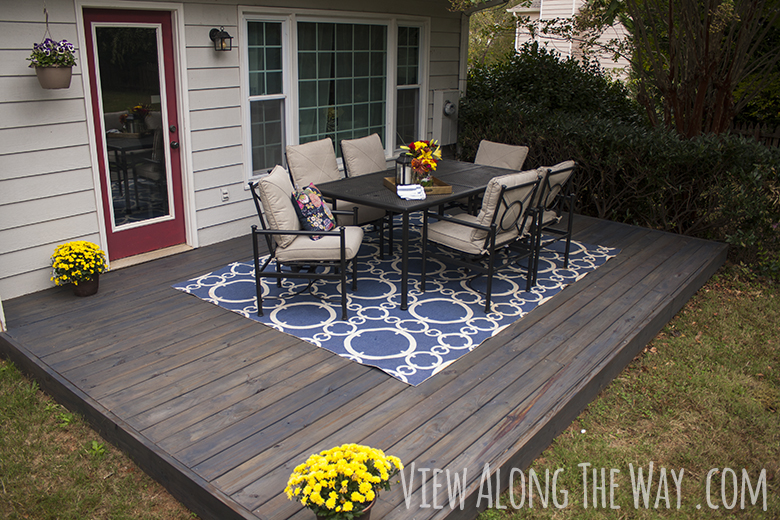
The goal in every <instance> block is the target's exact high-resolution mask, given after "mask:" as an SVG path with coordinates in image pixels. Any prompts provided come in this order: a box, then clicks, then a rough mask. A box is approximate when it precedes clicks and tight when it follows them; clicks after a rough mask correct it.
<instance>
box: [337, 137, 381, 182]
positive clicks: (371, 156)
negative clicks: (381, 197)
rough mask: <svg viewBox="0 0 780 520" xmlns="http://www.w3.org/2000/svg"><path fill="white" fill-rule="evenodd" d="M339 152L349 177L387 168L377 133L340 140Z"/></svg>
mask: <svg viewBox="0 0 780 520" xmlns="http://www.w3.org/2000/svg"><path fill="white" fill-rule="evenodd" d="M341 154H342V158H343V159H344V168H345V169H346V173H347V176H349V177H356V176H358V175H365V174H366V173H373V172H379V171H384V170H386V169H387V161H386V159H385V150H384V148H382V140H381V139H380V138H379V135H378V134H371V135H369V136H367V137H361V138H359V139H350V140H344V141H341Z"/></svg>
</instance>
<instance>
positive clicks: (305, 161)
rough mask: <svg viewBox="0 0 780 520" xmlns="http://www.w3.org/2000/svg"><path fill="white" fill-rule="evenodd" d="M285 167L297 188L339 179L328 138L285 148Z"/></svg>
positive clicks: (330, 141) (330, 142)
mask: <svg viewBox="0 0 780 520" xmlns="http://www.w3.org/2000/svg"><path fill="white" fill-rule="evenodd" d="M287 166H288V167H289V168H290V175H291V176H292V179H293V182H294V183H295V184H296V186H298V187H299V188H302V187H304V186H308V185H309V184H311V183H313V184H314V185H315V186H316V185H318V184H322V183H325V182H330V181H337V180H339V179H341V172H339V165H338V162H337V161H336V152H335V149H334V148H333V141H332V140H331V138H330V137H326V138H325V139H320V140H319V141H311V142H309V143H304V144H295V145H288V146H287Z"/></svg>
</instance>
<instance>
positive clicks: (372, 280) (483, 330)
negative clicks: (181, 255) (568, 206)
mask: <svg viewBox="0 0 780 520" xmlns="http://www.w3.org/2000/svg"><path fill="white" fill-rule="evenodd" d="M412 222H413V225H412V227H411V230H410V245H411V247H410V254H409V295H408V311H402V310H400V280H401V256H400V243H401V238H400V220H398V221H397V225H396V226H395V231H396V233H397V235H396V236H395V242H394V245H395V246H396V251H395V252H396V253H397V254H396V255H395V256H393V257H390V256H389V255H386V256H385V260H380V259H379V257H378V251H379V239H378V237H377V234H376V233H372V232H370V228H368V227H367V228H366V235H365V238H364V239H363V245H362V246H361V249H360V256H359V259H358V288H357V291H355V292H352V291H350V290H349V287H350V280H351V275H350V276H349V277H348V279H347V295H348V300H347V305H348V312H349V320H348V321H340V320H339V318H340V316H341V301H340V298H341V296H340V294H341V293H340V291H339V284H338V282H336V281H328V282H324V281H318V282H315V284H314V285H313V286H312V287H311V292H309V291H304V292H303V293H301V294H297V295H296V294H295V293H296V292H298V291H300V290H301V289H303V288H304V287H305V286H306V281H305V280H292V279H291V280H284V281H283V282H282V287H281V289H279V288H277V287H276V284H275V282H274V280H263V302H264V306H263V307H264V312H265V316H258V315H257V304H256V301H255V279H254V265H253V263H252V260H251V257H250V259H249V260H246V261H243V262H235V263H232V264H230V265H228V266H226V267H224V268H222V269H220V270H218V271H214V272H212V273H208V274H204V275H203V276H200V277H198V278H194V279H192V280H188V281H185V282H181V283H178V284H175V285H174V286H173V287H174V288H176V289H179V290H181V291H184V292H186V293H189V294H192V295H194V296H197V297H198V298H201V299H202V300H204V301H207V302H211V303H214V304H216V305H219V306H220V307H224V308H225V309H229V310H231V311H233V312H237V313H239V314H241V315H242V316H245V317H247V318H250V319H253V320H255V321H259V322H261V323H264V324H266V325H268V326H269V327H273V328H275V329H277V330H279V331H282V332H286V333H287V334H291V335H293V336H296V337H298V338H300V339H302V340H304V341H307V342H309V343H312V344H314V345H317V346H319V347H322V348H325V349H327V350H330V351H331V352H334V353H336V354H338V355H340V356H343V357H346V358H347V359H350V360H352V361H356V362H358V363H362V364H364V365H371V366H375V367H377V368H380V369H381V370H384V371H385V372H387V373H388V374H390V375H391V376H393V377H395V378H397V379H400V380H401V381H404V382H406V383H409V384H411V385H418V384H420V383H422V382H423V381H425V380H426V379H428V378H429V377H431V376H433V375H434V374H436V373H437V372H439V371H440V370H443V369H444V368H445V367H447V366H448V365H449V364H450V363H452V362H454V361H455V360H456V359H458V358H459V357H461V356H463V355H464V354H466V353H468V352H470V351H472V350H474V349H475V348H477V347H478V346H479V344H480V343H482V342H483V341H484V340H486V339H487V338H489V337H491V336H494V335H496V334H498V333H499V332H501V330H503V329H504V328H505V327H507V326H508V325H510V324H511V323H513V322H515V321H516V320H518V319H520V318H522V317H523V316H524V315H526V314H527V313H529V312H531V311H532V310H533V309H535V308H536V307H537V306H539V305H541V304H543V303H544V302H546V301H547V300H549V299H550V298H552V297H553V296H555V295H556V294H558V293H559V292H560V291H561V290H563V288H564V287H566V286H567V285H568V284H570V283H573V282H575V281H577V280H579V279H580V278H582V277H584V276H585V275H587V274H588V273H590V272H592V271H594V270H595V269H597V268H598V267H599V266H601V265H603V264H604V263H605V262H606V261H607V260H609V259H610V258H612V257H614V256H615V255H617V254H618V252H619V250H617V249H610V248H606V247H601V246H592V245H587V244H582V243H579V242H575V241H572V243H571V253H570V259H569V268H568V269H563V248H564V245H565V244H564V243H562V242H557V243H555V244H553V245H552V246H551V247H550V248H547V249H545V250H543V251H542V255H541V259H540V266H539V276H538V283H537V285H536V286H535V287H533V288H532V290H531V291H529V292H526V291H525V276H524V272H525V269H524V268H515V267H508V268H504V269H502V270H500V271H499V272H498V273H497V275H496V276H495V277H494V281H493V297H492V299H491V300H492V302H493V310H492V312H491V313H489V314H485V312H484V307H485V301H484V296H483V294H480V293H478V292H475V291H474V289H477V290H483V289H484V285H485V277H484V276H483V277H479V278H477V279H475V280H473V281H472V282H471V283H469V282H468V277H467V276H466V274H465V273H464V271H463V270H462V269H458V268H456V267H454V266H450V265H445V264H443V263H441V262H438V261H436V260H430V259H429V263H428V269H427V271H428V276H427V283H426V291H425V293H421V292H420V281H419V280H420V260H421V258H422V256H421V249H420V231H421V229H420V224H419V219H418V220H416V221H414V220H413V221H412ZM268 269H273V266H269V267H268Z"/></svg>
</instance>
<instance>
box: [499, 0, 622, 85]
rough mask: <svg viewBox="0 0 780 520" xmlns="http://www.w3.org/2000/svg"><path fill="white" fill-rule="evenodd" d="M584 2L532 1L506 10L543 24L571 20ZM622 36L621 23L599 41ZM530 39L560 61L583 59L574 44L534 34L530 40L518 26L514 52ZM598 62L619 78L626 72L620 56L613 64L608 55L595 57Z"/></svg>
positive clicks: (609, 30)
mask: <svg viewBox="0 0 780 520" xmlns="http://www.w3.org/2000/svg"><path fill="white" fill-rule="evenodd" d="M585 3H586V2H585V0H533V2H532V3H531V5H530V6H527V7H526V6H523V5H522V4H521V5H517V6H515V7H512V8H510V9H507V12H510V13H512V14H513V15H515V17H518V18H519V17H528V19H529V20H530V21H532V22H534V21H540V22H546V21H549V20H554V19H556V18H557V19H567V18H573V17H574V15H576V14H577V12H579V10H580V9H581V8H582V6H584V5H585ZM625 34H626V32H625V28H624V27H623V26H622V25H620V24H616V25H614V26H612V27H611V28H610V29H608V30H607V31H606V32H605V33H604V34H603V35H602V36H601V38H600V41H604V42H607V41H609V40H611V39H620V38H622V37H623V36H624V35H625ZM532 40H535V41H538V42H539V43H540V44H542V45H544V46H546V47H547V48H549V49H553V50H555V51H556V52H557V53H558V54H560V55H561V57H563V58H568V57H572V58H575V59H576V58H579V57H581V56H582V49H580V48H579V47H578V46H577V45H576V43H574V44H573V43H572V42H569V41H566V40H564V39H563V38H561V37H559V36H556V35H553V34H536V36H534V37H532V36H531V33H530V32H529V31H528V29H526V28H525V27H523V25H522V24H519V23H518V26H517V30H516V31H515V49H517V50H519V49H520V48H521V47H522V46H523V44H525V43H526V42H529V41H532ZM598 60H599V63H600V64H601V66H602V67H603V68H604V69H605V70H607V71H610V72H613V73H614V74H616V75H618V76H621V75H623V74H624V73H625V71H626V70H628V66H629V62H628V60H627V59H625V58H623V57H620V58H619V59H618V60H617V61H615V60H614V59H613V56H612V55H611V54H608V53H602V54H599V55H598Z"/></svg>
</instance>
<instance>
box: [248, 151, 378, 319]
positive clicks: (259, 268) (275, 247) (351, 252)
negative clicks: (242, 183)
mask: <svg viewBox="0 0 780 520" xmlns="http://www.w3.org/2000/svg"><path fill="white" fill-rule="evenodd" d="M249 186H250V188H251V191H252V199H253V200H254V203H255V208H256V209H257V214H258V216H259V218H260V224H261V226H262V229H258V227H257V225H253V226H252V247H253V253H254V258H255V285H256V291H257V314H258V316H262V315H263V289H262V283H261V282H262V278H274V279H276V285H277V287H281V284H282V279H283V278H303V279H308V280H309V284H308V285H307V287H306V288H305V289H304V290H307V289H309V288H310V287H311V284H312V283H313V282H314V281H315V280H322V279H325V280H339V282H340V284H341V319H342V320H346V319H347V300H346V298H347V296H346V294H347V291H346V285H347V268H348V264H351V267H352V290H353V291H354V290H355V289H357V254H358V250H359V249H360V244H361V243H362V241H363V229H362V228H360V227H357V226H346V227H345V226H341V227H339V228H338V229H337V230H332V231H307V230H304V229H302V228H301V222H300V220H299V216H298V213H297V212H296V210H295V206H294V203H293V200H292V196H293V194H294V191H295V190H294V188H293V185H292V183H291V182H290V177H289V175H288V174H287V172H286V171H285V169H284V168H282V167H281V166H276V167H275V168H274V169H273V170H272V171H271V173H269V174H268V175H266V176H264V177H262V178H261V179H260V180H258V181H257V182H250V183H249ZM334 213H335V212H334ZM343 213H347V212H343ZM315 236H319V237H320V239H318V240H312V237H315ZM261 237H262V238H264V239H265V241H266V246H267V247H268V251H269V252H270V255H269V256H268V258H267V259H265V260H264V261H262V260H261V259H260V245H259V241H260V240H261ZM274 260H275V261H276V262H275V264H276V265H275V270H270V269H268V267H269V266H270V264H271V262H272V261H274ZM261 262H262V263H261ZM321 268H325V270H323V269H321Z"/></svg>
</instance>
